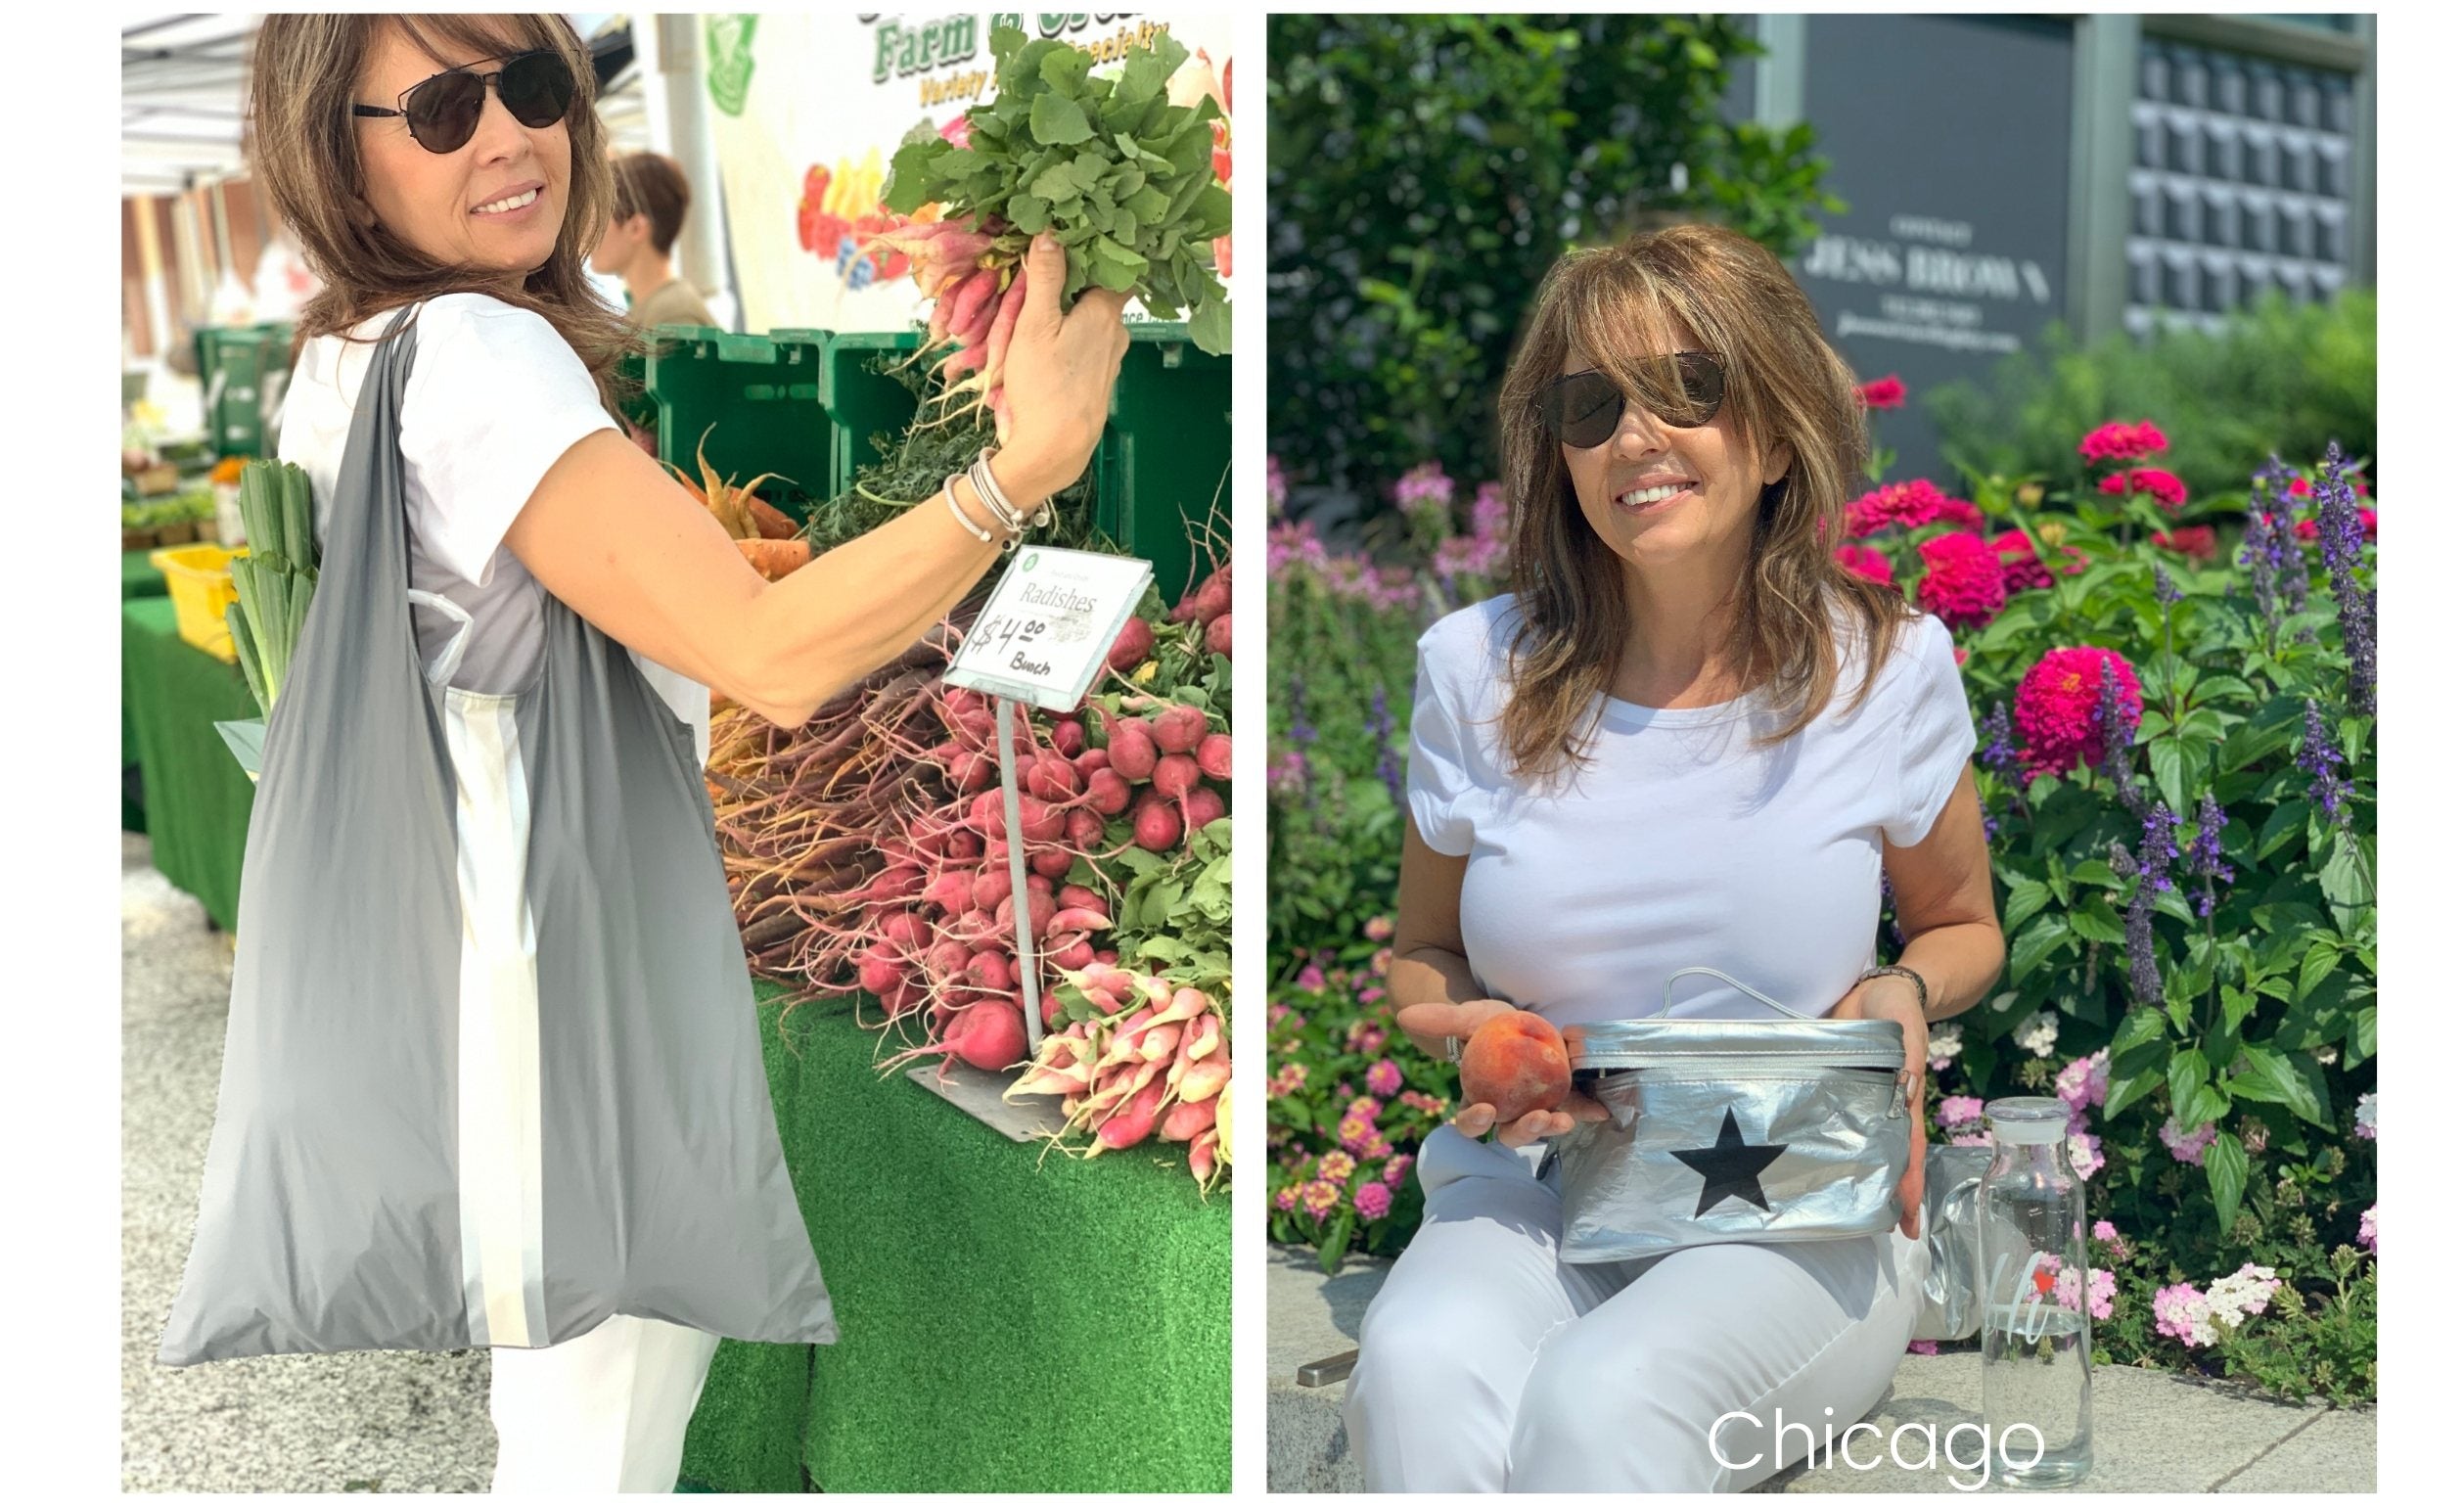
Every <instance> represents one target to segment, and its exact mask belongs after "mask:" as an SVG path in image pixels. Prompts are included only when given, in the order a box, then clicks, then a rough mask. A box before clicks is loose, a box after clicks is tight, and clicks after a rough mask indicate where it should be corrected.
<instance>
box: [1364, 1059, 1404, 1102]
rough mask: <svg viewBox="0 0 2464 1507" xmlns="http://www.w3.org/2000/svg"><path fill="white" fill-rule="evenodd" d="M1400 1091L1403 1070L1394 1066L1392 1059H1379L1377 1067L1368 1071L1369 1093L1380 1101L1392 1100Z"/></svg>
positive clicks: (1401, 1089)
mask: <svg viewBox="0 0 2464 1507" xmlns="http://www.w3.org/2000/svg"><path fill="white" fill-rule="evenodd" d="M1402 1091H1403V1070H1402V1069H1400V1068H1398V1067H1396V1066H1395V1065H1394V1059H1393V1058H1392V1057H1381V1058H1379V1059H1378V1063H1377V1066H1376V1067H1373V1068H1371V1069H1370V1070H1369V1092H1371V1093H1373V1094H1376V1095H1377V1096H1378V1097H1379V1098H1381V1099H1392V1098H1393V1097H1394V1096H1395V1095H1396V1094H1398V1093H1401V1092H1402Z"/></svg>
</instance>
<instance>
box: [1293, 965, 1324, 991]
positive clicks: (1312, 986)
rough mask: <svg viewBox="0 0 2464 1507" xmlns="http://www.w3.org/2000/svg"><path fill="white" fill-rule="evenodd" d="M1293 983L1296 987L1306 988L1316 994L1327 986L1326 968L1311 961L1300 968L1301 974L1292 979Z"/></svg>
mask: <svg viewBox="0 0 2464 1507" xmlns="http://www.w3.org/2000/svg"><path fill="white" fill-rule="evenodd" d="M1292 984H1293V987H1295V988H1300V989H1306V990H1308V991H1309V992H1310V993H1312V994H1314V993H1316V992H1317V991H1318V990H1320V989H1322V988H1324V987H1326V970H1325V969H1323V968H1320V967H1318V966H1317V965H1316V964H1315V963H1311V964H1310V965H1309V966H1308V967H1306V968H1303V969H1301V970H1300V976H1299V977H1298V978H1296V979H1294V980H1293V981H1292Z"/></svg>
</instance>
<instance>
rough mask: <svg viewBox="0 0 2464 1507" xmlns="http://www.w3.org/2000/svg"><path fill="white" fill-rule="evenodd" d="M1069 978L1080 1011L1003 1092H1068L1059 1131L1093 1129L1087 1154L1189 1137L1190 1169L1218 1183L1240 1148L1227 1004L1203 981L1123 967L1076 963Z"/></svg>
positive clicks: (1074, 1009) (1205, 1181)
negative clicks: (1196, 983)
mask: <svg viewBox="0 0 2464 1507" xmlns="http://www.w3.org/2000/svg"><path fill="white" fill-rule="evenodd" d="M1064 981H1065V987H1064V988H1063V989H1062V990H1060V991H1059V992H1060V993H1061V994H1062V995H1063V996H1064V997H1065V998H1066V999H1067V1001H1068V1004H1069V1006H1070V1013H1071V1015H1072V1017H1073V1018H1072V1021H1071V1023H1070V1025H1069V1027H1067V1028H1065V1029H1063V1030H1059V1031H1056V1032H1054V1033H1053V1034H1051V1035H1048V1036H1046V1037H1045V1038H1044V1040H1043V1045H1042V1047H1041V1048H1040V1049H1039V1050H1038V1051H1037V1052H1036V1054H1035V1061H1034V1062H1033V1064H1032V1065H1030V1066H1029V1067H1028V1068H1027V1072H1026V1073H1024V1074H1023V1075H1021V1076H1020V1078H1019V1080H1018V1081H1017V1082H1016V1083H1014V1084H1012V1085H1011V1086H1010V1088H1009V1089H1008V1090H1007V1092H1006V1093H1005V1094H1004V1095H1003V1097H1005V1098H1007V1097H1011V1096H1014V1095H1018V1094H1059V1095H1061V1096H1062V1101H1061V1102H1062V1110H1063V1113H1064V1115H1065V1117H1066V1123H1065V1125H1064V1127H1063V1129H1062V1131H1061V1134H1062V1135H1064V1136H1066V1135H1068V1134H1069V1133H1070V1132H1072V1131H1078V1132H1083V1133H1086V1134H1088V1135H1090V1136H1091V1137H1092V1140H1091V1142H1090V1144H1089V1145H1088V1146H1087V1149H1086V1153H1085V1154H1086V1155H1087V1156H1089V1157H1095V1156H1100V1155H1102V1154H1103V1153H1105V1152H1107V1151H1123V1150H1126V1149H1128V1148H1129V1147H1132V1146H1136V1145H1138V1144H1140V1143H1142V1142H1144V1141H1146V1140H1148V1139H1150V1138H1153V1139H1158V1140H1163V1141H1166V1142H1174V1143H1185V1144H1186V1145H1187V1146H1188V1147H1189V1170H1190V1175H1192V1176H1194V1177H1196V1178H1197V1179H1198V1185H1199V1187H1200V1188H1202V1189H1204V1188H1206V1187H1209V1186H1210V1185H1211V1184H1212V1183H1213V1181H1214V1178H1215V1175H1216V1173H1217V1171H1218V1170H1219V1169H1220V1167H1221V1166H1222V1165H1223V1164H1226V1163H1228V1162H1230V1160H1231V1148H1232V1095H1231V1093H1230V1091H1229V1090H1230V1084H1231V1081H1232V1042H1231V1038H1230V1037H1229V1036H1228V1035H1227V1034H1226V1032H1225V1029H1224V1020H1223V1011H1222V1007H1221V1006H1220V1005H1219V1004H1218V1003H1217V1002H1216V1001H1215V1000H1214V999H1212V998H1210V997H1209V996H1208V994H1207V993H1206V992H1205V991H1204V990H1202V989H1196V988H1189V987H1179V988H1175V987H1174V986H1173V985H1172V984H1171V983H1169V982H1166V981H1164V980H1163V979H1158V978H1154V977H1151V976H1149V975H1145V974H1140V973H1136V972H1134V971H1132V970H1129V969H1125V968H1113V967H1107V966H1103V965H1097V966H1095V967H1092V968H1088V969H1083V970H1072V971H1071V972H1069V973H1067V974H1065V975H1064Z"/></svg>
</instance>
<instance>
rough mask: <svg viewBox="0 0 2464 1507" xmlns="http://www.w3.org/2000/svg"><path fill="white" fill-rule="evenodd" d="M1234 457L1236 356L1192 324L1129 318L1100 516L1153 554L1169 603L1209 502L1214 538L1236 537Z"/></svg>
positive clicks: (1100, 479)
mask: <svg viewBox="0 0 2464 1507" xmlns="http://www.w3.org/2000/svg"><path fill="white" fill-rule="evenodd" d="M1231 464H1232V360H1231V358H1230V357H1229V356H1210V355H1209V354H1207V353H1206V352H1205V351H1203V350H1200V349H1199V348H1198V347H1197V346H1196V345H1194V344H1192V343H1190V340H1189V327H1188V326H1187V325H1185V324H1133V325H1131V326H1130V327H1129V353H1128V355H1127V356H1125V357H1124V358H1122V361H1121V367H1120V382H1119V384H1118V386H1117V387H1115V388H1113V412H1112V418H1111V421H1110V422H1109V423H1107V424H1106V425H1105V426H1104V438H1103V441H1102V442H1101V443H1100V444H1099V445H1098V446H1097V447H1096V451H1095V463H1094V470H1095V488H1096V489H1095V499H1096V512H1095V522H1096V525H1097V526H1099V527H1101V528H1102V529H1103V530H1104V532H1105V533H1107V534H1109V535H1111V536H1112V537H1113V538H1115V539H1117V540H1118V541H1119V542H1120V544H1121V545H1122V547H1124V548H1126V549H1128V550H1130V551H1131V552H1132V553H1135V554H1138V555H1143V556H1144V557H1146V558H1147V559H1148V560H1151V561H1153V562H1154V563H1155V589H1156V590H1158V591H1160V592H1162V593H1163V594H1164V602H1165V603H1166V604H1167V605H1168V604H1170V603H1173V602H1177V601H1179V600H1180V598H1181V594H1182V593H1183V592H1185V591H1187V590H1188V589H1189V587H1190V586H1191V585H1192V584H1193V583H1194V581H1193V577H1192V576H1191V574H1190V566H1191V564H1192V563H1193V558H1192V552H1191V548H1190V538H1191V535H1192V534H1193V533H1194V532H1195V531H1196V530H1198V529H1200V528H1202V527H1204V526H1205V525H1206V523H1207V517H1208V514H1209V511H1210V510H1212V511H1216V513H1217V516H1216V518H1215V523H1214V529H1215V537H1216V539H1217V541H1218V542H1219V543H1222V544H1227V545H1228V543H1229V541H1230V538H1231V511H1232V495H1231V477H1230V470H1229V468H1230V467H1231ZM1227 558H1228V556H1227Z"/></svg>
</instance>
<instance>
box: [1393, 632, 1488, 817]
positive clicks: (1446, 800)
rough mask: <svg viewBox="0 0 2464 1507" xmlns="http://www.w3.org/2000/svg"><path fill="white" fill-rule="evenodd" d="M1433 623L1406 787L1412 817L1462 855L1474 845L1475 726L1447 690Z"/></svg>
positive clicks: (1424, 652)
mask: <svg viewBox="0 0 2464 1507" xmlns="http://www.w3.org/2000/svg"><path fill="white" fill-rule="evenodd" d="M1437 631H1438V630H1437V629H1436V628H1432V629H1431V630H1430V631H1429V632H1428V633H1426V634H1424V635H1422V637H1421V641H1420V678H1419V683H1418V688H1417V689H1416V690H1414V691H1413V693H1412V749H1411V761H1410V766H1409V771H1408V782H1407V785H1406V787H1405V788H1406V793H1407V795H1408V797H1409V799H1410V801H1411V807H1412V820H1413V821H1414V822H1415V823H1416V824H1417V825H1418V826H1419V828H1420V835H1421V838H1422V840H1423V841H1424V842H1426V843H1428V845H1430V846H1431V847H1432V848H1434V849H1435V850H1437V851H1438V852H1441V853H1445V854H1447V855H1448V856H1450V857H1456V858H1460V857H1463V856H1464V855H1466V854H1468V853H1469V852H1471V850H1472V837H1473V822H1472V807H1473V805H1474V803H1475V801H1476V799H1477V797H1478V790H1477V786H1476V782H1475V780H1474V778H1473V772H1472V764H1473V756H1472V753H1471V742H1472V734H1473V730H1472V729H1471V728H1469V727H1466V726H1465V725H1464V723H1463V719H1462V714H1461V712H1460V711H1458V710H1457V709H1456V707H1455V705H1454V702H1453V701H1452V699H1451V698H1450V697H1448V696H1447V695H1446V693H1445V690H1444V684H1445V681H1446V680H1447V679H1449V678H1451V677H1450V676H1448V675H1447V674H1446V673H1445V670H1446V668H1447V666H1446V665H1445V664H1444V663H1443V662H1442V656H1443V654H1444V652H1445V651H1444V646H1443V645H1440V644H1437V643H1435V642H1434V641H1435V640H1436V639H1437Z"/></svg>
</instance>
